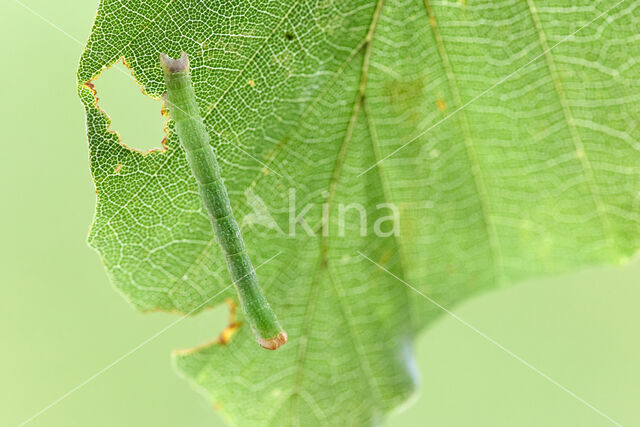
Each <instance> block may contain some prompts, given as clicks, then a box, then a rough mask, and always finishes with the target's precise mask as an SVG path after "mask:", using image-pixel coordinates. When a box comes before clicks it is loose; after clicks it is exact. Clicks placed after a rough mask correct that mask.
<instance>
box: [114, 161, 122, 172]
mask: <svg viewBox="0 0 640 427" xmlns="http://www.w3.org/2000/svg"><path fill="white" fill-rule="evenodd" d="M121 170H122V164H121V163H118V164H117V165H116V168H115V169H114V170H113V173H115V174H119V173H120V171H121Z"/></svg>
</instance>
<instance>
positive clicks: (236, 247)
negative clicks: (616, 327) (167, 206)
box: [160, 52, 287, 350]
mask: <svg viewBox="0 0 640 427" xmlns="http://www.w3.org/2000/svg"><path fill="white" fill-rule="evenodd" d="M160 63H161V65H162V69H163V71H164V79H165V82H166V84H167V93H166V103H167V107H168V109H169V113H170V115H171V118H172V119H173V121H174V122H175V125H176V130H177V133H178V137H179V138H180V142H181V143H182V146H183V147H184V150H185V152H186V155H187V161H188V162H189V165H190V166H191V170H192V172H193V175H194V176H195V178H196V181H197V182H198V189H199V190H200V196H201V197H202V201H203V203H204V206H205V208H206V209H207V212H208V213H209V218H210V219H211V225H212V227H213V232H214V235H215V236H216V240H217V241H218V244H220V247H221V248H222V251H223V252H224V254H225V257H226V260H227V267H228V268H229V273H230V274H231V279H232V280H233V283H234V285H235V287H236V290H237V291H238V297H239V299H240V305H241V306H242V310H243V312H244V315H245V317H246V318H247V320H248V321H249V324H250V325H251V329H253V332H254V334H255V335H256V337H257V339H258V343H260V345H261V346H262V347H264V348H266V349H269V350H275V349H277V348H278V347H280V346H281V345H283V344H284V343H286V342H287V333H286V332H285V331H284V330H283V329H282V327H281V326H280V323H278V319H277V318H276V315H275V314H274V312H273V310H271V307H270V306H269V303H268V302H267V299H266V298H265V296H264V294H263V293H262V290H261V289H260V286H259V285H258V278H257V276H256V273H255V271H254V269H253V265H252V264H251V261H250V260H249V256H248V255H247V251H246V249H245V247H244V242H243V240H242V235H241V234H240V228H239V227H238V223H237V222H236V219H235V218H234V216H233V212H232V211H231V204H230V202H229V196H228V194H227V189H226V188H225V186H224V181H223V179H222V177H221V175H220V167H219V166H218V161H217V160H216V156H215V154H214V152H213V148H212V147H211V145H210V144H209V134H208V133H207V131H206V129H205V126H204V123H203V122H202V118H201V117H200V109H199V108H198V104H197V102H196V98H195V92H194V90H193V84H192V83H191V75H190V73H189V58H188V57H187V54H186V53H184V52H182V54H181V55H180V58H178V59H172V58H170V57H169V56H167V55H166V54H164V53H163V54H161V55H160Z"/></svg>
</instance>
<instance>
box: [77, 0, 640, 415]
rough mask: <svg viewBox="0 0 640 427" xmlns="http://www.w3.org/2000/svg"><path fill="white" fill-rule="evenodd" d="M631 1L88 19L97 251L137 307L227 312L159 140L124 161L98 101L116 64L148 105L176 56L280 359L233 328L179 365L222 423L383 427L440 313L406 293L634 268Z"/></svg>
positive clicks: (173, 160)
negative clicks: (377, 426)
mask: <svg viewBox="0 0 640 427" xmlns="http://www.w3.org/2000/svg"><path fill="white" fill-rule="evenodd" d="M639 4H640V3H638V2H633V1H624V2H622V3H619V4H618V5H617V6H616V3H614V2H612V1H596V2H594V1H588V2H580V4H577V3H576V2H570V1H562V2H554V5H553V6H549V5H547V4H546V3H543V2H539V1H538V2H535V1H533V0H528V1H497V2H478V1H464V0H463V1H459V2H453V1H429V0H424V1H420V0H411V1H409V0H404V1H402V0H395V1H392V0H387V1H384V0H379V1H371V0H369V1H364V0H351V1H346V0H344V1H341V0H335V1H334V0H317V1H312V0H310V1H291V2H276V1H264V0H262V1H244V2H231V1H221V2H208V1H189V2H187V1H174V0H168V1H167V0H164V1H160V0H152V1H144V2H140V1H133V0H129V1H115V0H102V1H101V3H100V6H99V9H98V14H97V17H96V21H95V24H94V27H93V30H92V33H91V36H90V39H89V41H88V42H87V47H86V50H85V52H84V53H83V55H82V58H81V61H80V66H79V70H78V91H79V94H80V97H81V99H82V101H83V103H84V105H85V108H86V114H87V127H88V139H89V145H90V161H91V170H92V173H93V178H94V181H95V184H96V189H97V194H98V196H97V197H98V201H97V208H96V214H95V220H94V223H93V226H92V229H91V233H90V244H91V245H92V246H93V247H94V248H95V249H96V250H97V251H98V252H99V253H100V255H101V257H102V259H103V260H104V263H105V265H106V267H107V271H108V274H109V275H110V276H111V279H112V281H113V283H114V284H115V286H116V287H117V288H118V289H119V290H120V291H121V292H122V293H123V294H124V295H125V297H126V298H127V299H128V300H129V301H130V302H131V303H132V304H133V305H134V306H135V307H136V308H138V309H140V310H145V311H147V310H165V311H172V312H178V313H194V312H197V311H199V310H200V309H202V308H204V307H207V306H215V305H218V304H220V303H221V302H222V301H223V300H224V299H225V298H232V299H233V298H235V293H234V290H233V288H230V287H229V284H230V282H229V278H228V274H227V272H226V267H225V264H224V259H223V257H222V255H221V253H220V250H219V249H218V247H217V245H216V243H215V241H214V240H213V236H212V232H211V227H210V225H209V222H208V218H207V216H206V213H205V212H204V211H203V209H202V206H201V202H200V199H199V195H198V192H197V188H196V183H195V180H194V179H193V177H192V176H191V173H190V170H189V167H188V165H187V163H186V160H185V156H184V153H183V151H182V149H181V148H180V145H179V141H178V139H177V136H176V134H175V133H174V129H173V125H172V123H171V122H169V125H168V128H167V131H168V136H167V139H166V141H165V148H166V149H165V150H164V151H155V152H149V153H145V154H142V153H140V152H137V151H135V150H131V149H129V148H127V146H126V145H127V144H128V143H130V145H135V142H134V141H120V139H119V137H118V135H117V134H116V133H114V132H113V131H111V130H110V129H109V118H108V116H107V115H106V113H105V112H103V111H102V110H101V109H100V108H99V107H98V104H97V101H96V95H95V93H94V91H93V90H92V87H91V85H90V82H91V81H92V80H93V79H95V78H97V76H98V75H99V73H100V72H101V71H102V70H103V69H104V68H105V67H109V66H111V65H113V64H114V63H115V62H116V61H118V60H119V59H120V58H124V60H125V61H126V63H127V64H128V65H129V66H130V68H131V69H132V70H133V74H134V77H135V78H136V80H137V81H138V82H139V83H140V84H141V85H142V86H143V87H144V90H145V92H146V93H147V94H149V95H150V96H153V97H160V96H161V94H162V93H163V91H164V83H163V78H162V73H161V70H160V67H159V64H158V55H159V54H160V53H161V52H166V53H168V54H169V55H171V56H174V57H175V56H177V55H178V54H179V53H180V52H181V51H185V52H187V53H188V54H189V57H190V60H191V66H192V75H193V80H194V84H195V89H196V94H197V97H198V101H199V105H200V107H201V114H202V116H203V117H204V120H205V123H206V125H207V126H208V128H209V131H210V133H211V139H212V144H213V146H214V148H215V150H216V152H217V155H218V157H219V161H220V163H221V168H222V172H223V176H224V177H225V179H226V185H227V188H228V190H229V194H230V198H231V200H232V204H233V208H234V211H235V214H236V217H237V218H238V220H239V223H240V224H241V226H242V229H243V235H244V238H245V242H246V245H247V247H248V250H249V253H250V255H251V258H252V260H253V262H254V264H255V265H256V266H258V268H257V274H258V277H259V280H260V282H261V284H262V287H263V289H264V290H265V293H266V295H267V298H268V299H269V301H270V303H271V305H272V306H273V308H274V310H275V311H276V313H277V314H278V317H279V318H280V320H281V323H282V324H283V327H284V328H285V329H286V331H287V332H288V334H289V343H287V344H286V345H285V346H284V347H282V348H281V349H280V350H278V351H276V352H268V351H265V350H262V349H261V348H259V347H258V345H257V344H256V343H255V340H254V338H253V335H252V333H251V331H250V330H249V328H248V327H247V326H246V325H242V321H243V320H242V316H241V314H238V318H237V319H235V323H234V324H233V325H231V326H230V328H229V329H227V330H226V331H224V332H223V334H222V335H221V338H220V339H218V340H217V341H215V342H212V343H209V344H205V345H203V346H201V347H198V348H196V349H191V350H185V351H180V352H177V353H176V364H177V366H178V369H179V370H180V371H181V372H182V373H184V375H185V376H186V377H187V378H189V379H190V380H191V381H193V382H194V383H195V384H198V385H199V386H200V387H201V388H202V389H203V390H204V391H205V392H206V393H207V395H209V396H210V398H211V399H212V400H213V401H214V402H216V405H217V407H219V408H220V410H221V411H222V413H223V414H224V415H225V417H227V418H228V419H229V420H230V421H231V422H232V423H235V424H240V425H290V424H294V425H315V424H336V425H363V424H372V423H377V422H379V421H380V420H381V419H382V418H383V417H384V416H385V414H387V413H388V412H389V410H391V409H392V408H394V407H396V406H398V405H399V404H401V403H402V402H404V401H405V400H406V399H407V398H408V397H409V396H410V395H411V394H412V393H413V392H414V390H415V387H416V383H417V373H416V372H415V370H414V368H413V365H412V350H411V342H412V339H413V337H414V336H415V334H416V333H417V332H418V331H419V330H421V329H422V328H423V327H424V326H425V325H427V324H428V323H429V322H431V321H433V319H435V318H436V317H437V316H438V315H439V314H441V313H442V310H441V309H440V308H438V307H437V306H435V305H434V304H431V303H430V302H429V301H427V300H426V299H425V298H424V297H423V296H421V295H420V294H418V292H416V290H417V291H419V292H421V293H423V294H424V295H426V296H428V297H429V298H432V299H433V300H435V301H437V303H438V304H440V305H442V306H443V307H447V308H450V307H451V306H452V305H453V304H454V303H456V302H458V301H461V300H462V299H464V298H467V297H468V296H470V295H472V294H475V293H477V292H478V291H481V290H487V289H491V288H496V287H499V286H507V285H510V284H513V283H515V282H517V281H519V280H522V279H524V278H527V277H532V276H534V275H540V274H551V273H558V272H563V271H567V270H570V269H573V268H577V267H578V266H584V265H591V264H597V263H603V262H621V261H623V260H625V259H627V258H628V257H630V256H631V255H632V254H633V253H634V252H635V251H636V249H637V248H638V244H639V238H640V233H639V231H640V229H639V227H640V226H639V224H640V221H639V219H640V218H639V211H638V206H639V203H640V199H639V198H638V194H639V191H640V179H639V178H640V177H639V173H638V164H639V163H638V161H639V160H640V144H639V143H638V141H639V140H640V127H639V126H638V123H639V122H638V120H639V119H638V113H637V112H638V111H640V91H639V89H640V81H639V80H638V79H637V76H638V73H639V71H640V70H639V67H640V65H639V64H640V63H639V62H638V60H637V58H638V57H639V54H640V45H639V44H638V37H637V34H636V33H637V31H636V29H637V27H638V24H639V22H638V18H637V17H638V14H637V10H638V6H639ZM576 31H577V33H575V35H574V36H573V37H568V36H569V35H571V34H572V33H574V32H576ZM410 141H411V142H410ZM381 160H384V161H382V162H381ZM378 162H380V163H378ZM376 163H377V166H376V167H373V168H371V166H372V165H374V164H376ZM365 171H366V172H365ZM363 172H365V173H363ZM356 204H357V205H358V206H362V207H363V210H364V212H365V213H366V220H367V223H366V227H365V228H366V233H362V232H361V229H360V227H361V221H360V222H359V218H360V216H359V215H360V212H359V211H358V208H357V207H355V205H356ZM386 204H391V205H392V206H394V207H396V208H397V210H398V214H399V221H398V223H397V224H398V225H399V233H396V234H391V233H389V231H390V230H389V226H390V225H391V221H389V219H388V218H386V217H388V216H389V215H390V213H391V208H389V207H387V205H386ZM307 206H310V207H309V208H308V211H306V214H305V215H304V217H303V220H302V221H301V222H300V223H295V222H293V223H292V222H291V218H295V217H296V216H297V215H299V214H300V213H302V212H305V207H307ZM350 206H351V207H350ZM292 209H293V211H294V212H295V213H293V214H292V213H291V212H292ZM323 211H324V212H328V213H329V215H328V221H327V222H325V223H324V228H323V221H322V218H323ZM341 216H342V217H343V218H345V221H340V217H341ZM380 222H382V224H383V226H382V227H381V230H378V232H377V233H376V229H375V224H376V223H378V225H380V224H379V223H380ZM341 223H342V224H343V227H344V228H341V225H340V224H341ZM385 227H386V228H385ZM323 230H328V232H323ZM309 231H311V233H310V232H309ZM380 231H382V233H381V232H380ZM363 234H364V235H363ZM375 263H377V264H379V266H382V267H384V269H386V270H387V271H384V270H383V269H381V268H380V267H379V266H377V265H375ZM394 275H395V276H396V277H394ZM403 281H405V282H406V283H408V284H410V285H411V286H413V287H414V288H415V290H413V289H410V288H409V287H408V286H406V285H405V284H404V283H403ZM238 325H239V327H238ZM215 333H216V332H215V331H212V336H214V335H215ZM425 383H426V384H425V386H426V387H428V386H429V384H428V380H426V381H425Z"/></svg>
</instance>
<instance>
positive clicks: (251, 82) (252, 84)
mask: <svg viewBox="0 0 640 427" xmlns="http://www.w3.org/2000/svg"><path fill="white" fill-rule="evenodd" d="M247 83H248V84H249V86H251V87H254V86H255V85H256V82H254V81H253V80H249V81H248V82H247Z"/></svg>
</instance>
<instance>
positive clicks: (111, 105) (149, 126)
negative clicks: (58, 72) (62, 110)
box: [92, 62, 167, 152]
mask: <svg viewBox="0 0 640 427" xmlns="http://www.w3.org/2000/svg"><path fill="white" fill-rule="evenodd" d="M92 83H93V85H94V87H95V90H96V93H97V97H98V106H99V107H100V108H101V109H102V110H103V111H105V112H106V113H107V114H108V115H109V117H110V118H111V124H110V125H109V129H110V130H112V131H115V132H118V134H120V139H121V142H122V144H124V145H125V146H127V147H129V148H132V149H136V150H140V151H142V152H146V151H149V150H153V149H163V147H162V140H163V139H164V138H165V136H166V135H165V132H164V126H165V123H166V121H167V118H166V117H165V116H163V115H162V100H159V99H153V98H151V97H150V96H148V95H146V94H144V93H142V90H141V89H142V88H141V87H140V85H139V84H138V83H136V81H135V80H134V79H133V76H132V75H131V70H130V69H128V68H127V67H126V66H125V65H124V64H122V63H121V62H119V63H117V64H115V65H114V66H112V67H111V68H109V69H107V70H105V71H103V72H102V74H100V76H99V77H98V78H97V79H96V80H94V81H93V82H92Z"/></svg>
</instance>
